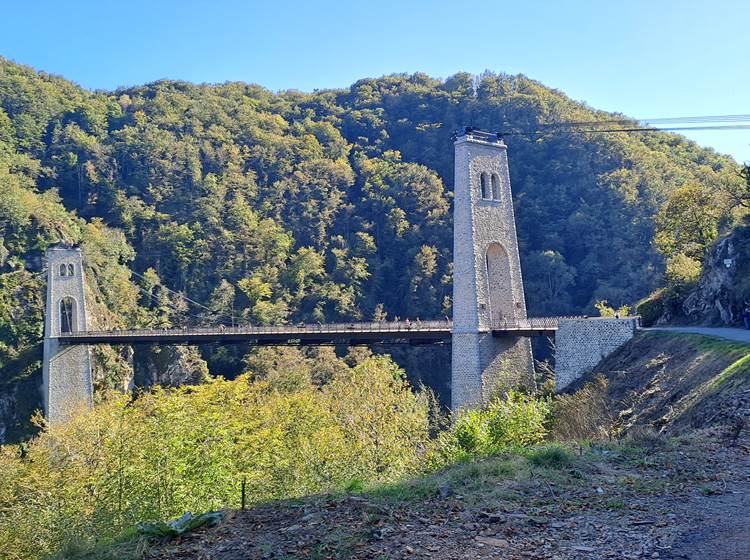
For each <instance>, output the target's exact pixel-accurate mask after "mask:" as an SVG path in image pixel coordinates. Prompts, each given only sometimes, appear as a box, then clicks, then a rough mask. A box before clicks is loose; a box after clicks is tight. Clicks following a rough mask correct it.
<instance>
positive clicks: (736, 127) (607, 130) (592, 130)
mask: <svg viewBox="0 0 750 560" xmlns="http://www.w3.org/2000/svg"><path fill="white" fill-rule="evenodd" d="M686 130H692V131H698V130H714V131H716V130H750V123H748V124H734V125H731V124H730V125H716V126H675V127H665V128H653V127H631V128H584V129H576V128H571V129H570V130H564V129H563V130H554V129H553V128H552V127H551V128H549V129H547V130H512V131H508V132H499V133H498V135H499V136H544V135H547V134H592V133H608V134H609V133H616V132H681V131H686Z"/></svg>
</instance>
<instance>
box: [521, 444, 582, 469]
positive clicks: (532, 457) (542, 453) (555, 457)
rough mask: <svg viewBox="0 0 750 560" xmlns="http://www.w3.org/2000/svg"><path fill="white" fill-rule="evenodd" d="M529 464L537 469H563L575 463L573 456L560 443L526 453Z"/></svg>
mask: <svg viewBox="0 0 750 560" xmlns="http://www.w3.org/2000/svg"><path fill="white" fill-rule="evenodd" d="M526 458H527V459H528V461H529V463H531V464H532V465H534V466H537V467H546V468H549V469H562V468H565V467H567V466H569V465H570V464H571V463H572V462H573V455H572V454H571V453H570V451H568V449H566V448H565V447H563V446H562V445H560V444H558V443H551V444H548V445H543V446H541V447H536V448H534V449H531V450H529V451H528V452H527V453H526Z"/></svg>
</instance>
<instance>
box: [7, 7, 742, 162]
mask: <svg viewBox="0 0 750 560" xmlns="http://www.w3.org/2000/svg"><path fill="white" fill-rule="evenodd" d="M0 14H2V15H1V16H0V55H2V56H5V57H7V58H10V59H13V60H15V61H17V62H20V63H23V64H28V65H31V66H33V67H35V68H37V69H40V70H45V71H47V72H51V73H54V74H60V75H62V76H64V77H66V78H68V79H70V80H73V81H75V82H77V83H79V84H81V85H83V86H85V87H88V88H92V89H114V88H116V87H117V86H121V85H122V86H127V85H135V84H141V83H145V82H149V81H153V80H156V79H160V78H174V79H181V80H189V81H193V82H224V81H228V80H242V81H246V82H254V83H258V84H261V85H263V86H265V87H267V88H269V89H272V90H280V89H299V90H304V91H309V90H313V89H316V88H330V87H344V86H347V85H349V84H351V83H352V82H354V81H356V80H357V79H359V78H363V77H373V76H381V75H383V74H390V73H394V72H415V71H421V72H426V73H428V74H430V75H433V76H436V77H446V76H449V75H451V74H454V73H455V72H458V71H468V72H474V73H480V72H482V71H483V70H486V69H489V70H493V71H496V72H507V73H511V74H515V73H523V74H526V75H527V76H529V77H531V78H534V79H537V80H540V81H542V82H543V83H545V84H546V85H548V86H551V87H555V88H558V89H561V90H562V91H564V92H565V93H567V94H568V95H570V96H571V97H573V98H574V99H578V100H582V101H585V102H587V103H588V104H589V105H591V106H593V107H596V108H599V109H605V110H611V111H620V112H623V113H625V114H627V115H630V116H633V117H636V118H656V117H675V116H694V115H721V114H740V113H742V114H744V113H750V72H748V66H750V63H749V61H748V57H749V55H750V24H748V22H749V21H750V2H749V1H746V0H713V1H711V0H705V1H702V2H701V1H697V0H682V1H677V0H651V1H641V0H631V1H628V2H625V1H614V0H599V1H583V0H580V1H566V2H561V1H556V0H549V1H542V0H524V1H515V2H511V1H508V0H495V1H483V0H473V1H470V2H461V1H460V0H453V1H446V0H434V1H431V2H429V1H421V0H419V1H418V0H413V1H409V0H401V1H400V2H399V1H391V0H379V1H371V0H345V1H336V2H334V1H331V0H321V1H316V0H307V1H304V0H299V1H292V0H276V1H251V0H247V1H244V2H243V1H235V0H213V1H203V0H183V1H176V0H150V1H143V0H128V1H121V2H115V1H109V0H98V1H89V0H78V1H76V0H67V1H62V0H54V1H53V0H27V1H25V2H24V1H20V0H0ZM691 137H693V138H694V139H696V140H697V141H698V142H700V143H702V144H704V145H710V146H713V147H715V148H716V149H717V150H719V151H721V152H725V153H730V154H732V155H733V156H734V157H735V158H737V159H738V160H740V161H745V160H750V130H742V131H727V132H699V133H691Z"/></svg>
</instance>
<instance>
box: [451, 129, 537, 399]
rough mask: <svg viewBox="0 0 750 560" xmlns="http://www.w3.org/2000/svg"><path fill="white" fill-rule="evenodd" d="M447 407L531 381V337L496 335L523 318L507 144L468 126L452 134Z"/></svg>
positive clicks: (522, 297)
mask: <svg viewBox="0 0 750 560" xmlns="http://www.w3.org/2000/svg"><path fill="white" fill-rule="evenodd" d="M454 149H455V152H454V155H455V181H454V201H453V203H454V209H453V333H452V344H453V347H452V352H453V355H452V366H451V367H452V374H451V407H452V408H453V410H458V409H461V408H470V407H472V406H477V405H480V404H482V403H483V402H486V401H487V400H488V399H489V398H491V397H492V395H493V394H495V393H496V392H498V391H504V390H507V389H510V388H514V387H518V386H521V385H528V384H531V383H533V359H532V356H531V341H530V339H529V338H526V337H516V336H497V337H496V336H493V334H492V326H493V325H497V324H501V323H503V322H504V321H508V322H512V321H513V320H516V319H525V318H526V302H525V299H524V292H523V281H522V279H521V266H520V260H519V257H518V241H517V239H516V223H515V217H514V214H513V199H512V197H511V190H510V174H509V172H508V155H507V148H506V146H505V144H504V143H503V141H502V140H500V139H498V138H497V136H495V135H492V134H489V133H484V132H477V131H471V130H470V129H465V130H464V131H463V132H461V133H459V134H457V135H456V137H455V143H454Z"/></svg>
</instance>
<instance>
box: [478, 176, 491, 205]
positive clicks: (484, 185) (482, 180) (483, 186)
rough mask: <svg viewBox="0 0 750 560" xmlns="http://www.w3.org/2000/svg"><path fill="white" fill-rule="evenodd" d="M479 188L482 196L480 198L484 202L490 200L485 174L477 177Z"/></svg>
mask: <svg viewBox="0 0 750 560" xmlns="http://www.w3.org/2000/svg"><path fill="white" fill-rule="evenodd" d="M479 188H480V190H481V191H482V193H481V194H482V198H483V199H485V200H486V199H488V198H490V186H489V185H488V184H487V174H486V173H482V174H481V175H480V176H479Z"/></svg>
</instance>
